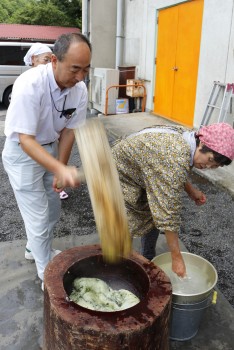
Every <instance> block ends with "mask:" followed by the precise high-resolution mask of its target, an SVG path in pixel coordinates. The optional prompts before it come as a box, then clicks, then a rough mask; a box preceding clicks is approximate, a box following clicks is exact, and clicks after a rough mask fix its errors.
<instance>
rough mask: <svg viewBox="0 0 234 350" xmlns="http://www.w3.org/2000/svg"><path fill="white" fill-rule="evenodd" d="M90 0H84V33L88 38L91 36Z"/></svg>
mask: <svg viewBox="0 0 234 350" xmlns="http://www.w3.org/2000/svg"><path fill="white" fill-rule="evenodd" d="M88 2H89V0H82V34H84V35H85V36H86V37H87V38H88V37H89V29H88V28H89V24H88V18H89V4H88Z"/></svg>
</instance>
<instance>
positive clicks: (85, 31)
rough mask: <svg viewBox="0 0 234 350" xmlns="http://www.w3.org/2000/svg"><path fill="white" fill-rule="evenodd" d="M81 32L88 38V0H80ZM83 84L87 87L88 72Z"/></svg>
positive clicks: (88, 80)
mask: <svg viewBox="0 0 234 350" xmlns="http://www.w3.org/2000/svg"><path fill="white" fill-rule="evenodd" d="M82 34H84V35H85V36H86V38H88V39H89V0H82ZM84 82H85V85H86V86H87V88H88V87H89V82H90V79H89V74H88V75H86V77H85V80H84Z"/></svg>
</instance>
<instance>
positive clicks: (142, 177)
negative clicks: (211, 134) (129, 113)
mask: <svg viewBox="0 0 234 350" xmlns="http://www.w3.org/2000/svg"><path fill="white" fill-rule="evenodd" d="M153 127H154V128H155V127H160V128H163V129H166V128H167V127H166V126H153ZM169 129H173V130H174V131H175V133H165V132H164V133H160V132H159V133H158V132H156V133H154V132H147V133H143V134H134V135H133V136H131V137H127V138H125V139H123V140H121V141H119V142H118V143H116V144H115V145H114V146H113V148H112V152H113V157H114V160H115V162H116V166H117V170H118V173H119V179H120V183H121V186H122V190H123V195H124V199H125V205H126V209H127V214H128V219H129V228H130V231H131V233H132V235H136V236H142V235H144V234H146V233H147V232H149V231H150V230H151V229H153V228H154V227H157V228H158V229H159V230H161V231H165V230H170V231H174V232H178V230H179V227H180V214H181V194H182V191H183V190H184V185H185V182H186V181H187V176H188V172H189V170H190V146H189V144H188V143H187V142H186V141H185V140H184V138H183V136H182V134H183V132H184V131H186V129H185V128H183V127H180V126H170V127H169Z"/></svg>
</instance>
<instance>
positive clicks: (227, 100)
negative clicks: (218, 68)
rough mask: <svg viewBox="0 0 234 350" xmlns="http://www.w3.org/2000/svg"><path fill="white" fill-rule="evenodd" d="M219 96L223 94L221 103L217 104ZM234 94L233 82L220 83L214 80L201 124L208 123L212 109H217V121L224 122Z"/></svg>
mask: <svg viewBox="0 0 234 350" xmlns="http://www.w3.org/2000/svg"><path fill="white" fill-rule="evenodd" d="M220 96H223V98H222V102H221V105H220V106H218V105H217V101H218V99H219V97H220ZM233 96H234V83H232V84H231V83H227V84H224V83H220V82H219V81H214V85H213V88H212V91H211V94H210V97H209V100H208V104H207V106H206V109H205V113H204V115H203V118H202V121H201V125H200V127H201V126H205V125H208V123H209V121H210V117H211V115H212V112H213V111H214V109H219V116H218V121H217V122H218V123H221V122H225V120H226V118H227V112H228V109H229V108H230V112H232V97H233Z"/></svg>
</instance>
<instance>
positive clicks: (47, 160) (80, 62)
mask: <svg viewBox="0 0 234 350" xmlns="http://www.w3.org/2000/svg"><path fill="white" fill-rule="evenodd" d="M90 60H91V45H90V43H89V41H88V40H87V38H86V37H85V36H83V35H82V34H80V33H72V34H64V35H61V36H60V37H59V38H58V39H57V40H56V42H55V45H54V50H53V55H52V57H51V63H49V64H47V65H39V66H38V67H36V68H33V69H30V70H28V71H26V72H25V73H23V74H22V75H20V76H19V77H18V79H17V80H16V81H15V84H14V86H13V91H12V99H11V103H10V106H9V108H8V111H7V115H6V122H5V134H6V142H5V146H4V150H3V152H2V159H3V165H4V168H5V170H6V172H7V174H8V177H9V180H10V183H11V185H12V188H13V191H14V194H15V197H16V200H17V204H18V207H19V209H20V212H21V215H22V218H23V220H24V224H25V229H26V234H27V239H28V242H27V246H26V251H25V257H26V258H31V259H34V260H35V263H36V267H37V273H38V276H39V278H40V279H41V280H42V288H43V286H44V285H43V279H44V270H45V267H46V265H47V264H48V262H49V260H50V259H52V258H53V257H54V256H55V255H56V254H57V253H59V251H56V250H52V239H53V228H54V225H55V224H56V222H57V221H58V219H59V216H60V206H61V204H60V198H59V192H60V191H62V190H63V189H64V187H66V186H70V187H76V186H79V181H78V171H77V169H76V167H73V166H67V162H68V159H69V157H70V153H71V149H72V145H73V142H74V132H73V129H74V128H76V127H78V126H79V125H81V124H82V123H84V122H85V118H86V110H87V100H88V97H87V89H86V86H85V84H84V82H83V80H84V78H85V76H86V75H87V74H88V72H89V67H90Z"/></svg>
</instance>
